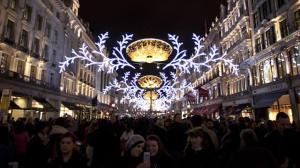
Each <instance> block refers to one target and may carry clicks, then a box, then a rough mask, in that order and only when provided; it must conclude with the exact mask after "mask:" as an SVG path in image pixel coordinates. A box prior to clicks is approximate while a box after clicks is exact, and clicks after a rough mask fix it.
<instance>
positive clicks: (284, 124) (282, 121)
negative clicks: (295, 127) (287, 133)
mask: <svg viewBox="0 0 300 168" xmlns="http://www.w3.org/2000/svg"><path fill="white" fill-rule="evenodd" d="M276 122H277V126H278V128H279V129H282V130H283V129H288V128H290V126H291V122H290V118H289V116H288V115H287V114H286V113H284V112H279V113H278V114H277V115H276Z"/></svg>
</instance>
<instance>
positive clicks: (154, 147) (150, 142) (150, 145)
mask: <svg viewBox="0 0 300 168" xmlns="http://www.w3.org/2000/svg"><path fill="white" fill-rule="evenodd" d="M146 150H147V151H148V152H150V156H156V155H158V154H160V153H163V152H164V151H165V149H164V145H163V144H162V142H161V140H160V138H159V137H158V136H157V135H149V136H147V138H146Z"/></svg>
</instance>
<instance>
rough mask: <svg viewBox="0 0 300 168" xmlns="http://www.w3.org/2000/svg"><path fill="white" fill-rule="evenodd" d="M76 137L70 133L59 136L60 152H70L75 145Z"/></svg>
mask: <svg viewBox="0 0 300 168" xmlns="http://www.w3.org/2000/svg"><path fill="white" fill-rule="evenodd" d="M75 142H76V138H75V136H74V135H73V134H72V133H69V132H68V133H65V134H63V135H62V136H61V138H60V152H61V154H63V155H64V154H70V153H72V152H73V151H74V149H75V147H76V144H75Z"/></svg>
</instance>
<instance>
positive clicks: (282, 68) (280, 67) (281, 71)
mask: <svg viewBox="0 0 300 168" xmlns="http://www.w3.org/2000/svg"><path fill="white" fill-rule="evenodd" d="M276 61H277V72H278V77H279V78H284V77H285V75H286V64H285V59H284V56H283V55H282V54H279V55H278V56H277V59H276Z"/></svg>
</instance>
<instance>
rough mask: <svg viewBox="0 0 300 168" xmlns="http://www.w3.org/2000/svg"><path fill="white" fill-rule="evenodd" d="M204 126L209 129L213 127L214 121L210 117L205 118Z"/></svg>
mask: <svg viewBox="0 0 300 168" xmlns="http://www.w3.org/2000/svg"><path fill="white" fill-rule="evenodd" d="M206 127H207V128H209V129H214V122H213V120H211V119H207V120H206Z"/></svg>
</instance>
